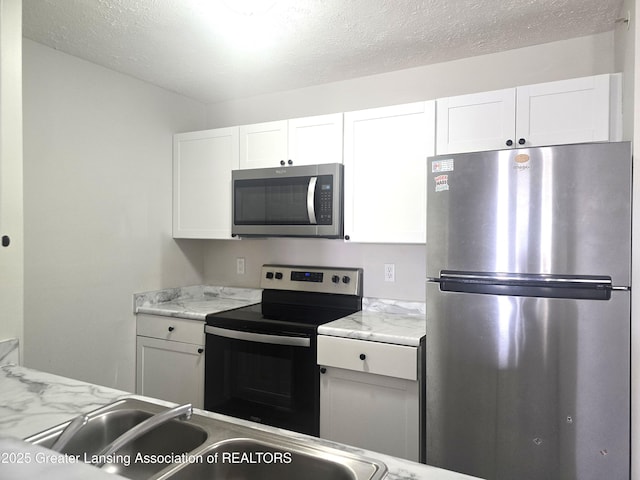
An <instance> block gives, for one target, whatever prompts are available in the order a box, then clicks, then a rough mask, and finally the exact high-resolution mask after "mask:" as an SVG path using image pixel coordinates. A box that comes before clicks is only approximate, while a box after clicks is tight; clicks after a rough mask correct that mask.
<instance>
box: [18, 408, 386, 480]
mask: <svg viewBox="0 0 640 480" xmlns="http://www.w3.org/2000/svg"><path fill="white" fill-rule="evenodd" d="M167 410H169V409H168V408H167V407H165V406H162V405H159V404H156V403H153V402H151V401H145V400H141V399H137V398H126V399H124V400H119V401H117V402H115V403H112V404H110V405H107V406H105V407H102V408H100V409H98V410H95V411H94V412H91V413H89V414H87V417H88V422H87V423H86V425H84V426H83V427H81V428H80V429H79V430H78V431H77V432H76V433H75V434H74V435H73V436H72V437H71V440H70V441H69V442H68V443H67V444H66V445H65V446H64V447H63V448H62V449H61V452H60V453H61V454H67V455H73V456H76V457H78V458H79V459H80V460H82V461H86V462H91V463H99V464H100V463H101V462H100V461H99V460H98V462H96V461H95V457H94V456H96V455H97V454H98V453H99V452H101V451H102V450H103V449H104V448H105V447H107V446H108V445H110V444H111V442H113V441H114V440H115V439H116V438H118V437H120V435H122V434H123V433H125V432H128V431H130V429H132V428H134V427H135V426H136V425H139V424H141V423H142V422H144V421H145V420H147V419H148V418H151V417H152V416H154V415H156V414H159V413H162V412H166V411H167ZM181 418H183V419H181V420H178V419H174V420H169V421H166V422H165V423H162V424H160V425H159V426H157V427H155V428H154V429H153V430H151V431H149V432H147V433H145V434H144V435H142V436H140V437H138V438H135V439H133V440H131V441H130V442H127V443H125V444H124V446H122V448H120V449H119V450H117V451H116V452H115V453H114V454H113V455H112V458H110V459H109V461H107V462H106V463H105V464H104V465H103V466H101V468H102V469H103V470H104V471H107V472H110V473H116V474H118V475H121V476H123V477H127V478H131V479H134V480H142V479H149V480H187V479H188V480H216V479H234V480H254V479H257V478H259V479H263V480H271V479H278V480H287V479H298V478H305V479H307V480H321V479H322V480H325V479H327V478H330V479H332V480H380V479H382V477H384V475H385V474H386V471H387V468H386V465H385V464H384V463H382V462H379V461H377V460H374V459H369V458H365V457H362V456H358V455H352V454H350V453H348V452H344V451H341V450H337V449H336V448H333V447H331V446H325V445H324V444H322V443H321V442H322V441H321V440H319V439H318V440H319V441H318V442H313V441H308V440H306V439H305V438H304V437H302V438H301V437H300V436H298V435H295V434H294V436H293V437H289V436H287V435H283V434H279V433H271V432H268V431H264V430H262V429H260V428H251V427H249V426H245V425H242V424H239V423H235V422H233V421H232V420H231V421H228V420H227V418H228V417H224V416H216V418H213V417H212V416H210V415H201V414H198V413H193V414H192V415H191V416H190V417H189V418H188V419H184V418H185V417H181ZM229 420H230V419H229ZM69 423H70V422H67V423H64V424H62V425H58V426H56V427H53V428H50V429H49V430H45V431H44V432H41V433H38V434H36V435H33V436H31V437H29V438H26V439H25V440H26V441H27V442H30V443H32V444H35V445H39V446H42V447H49V448H50V447H52V446H53V445H54V443H55V441H56V440H57V439H58V437H59V436H60V435H61V434H62V432H63V431H64V430H65V428H67V426H68V425H69Z"/></svg>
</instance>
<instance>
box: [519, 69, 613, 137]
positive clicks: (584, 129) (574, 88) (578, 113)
mask: <svg viewBox="0 0 640 480" xmlns="http://www.w3.org/2000/svg"><path fill="white" fill-rule="evenodd" d="M619 83H620V76H619V75H597V76H593V77H585V78H574V79H571V80H562V81H559V82H549V83H541V84H538V85H528V86H524V87H518V89H517V117H516V119H517V120H516V138H517V139H518V144H519V145H524V146H525V147H526V146H540V145H559V144H566V143H585V142H607V141H617V140H620V139H621V135H620V133H619V132H620V129H619V128H618V127H619V119H618V118H617V116H618V115H619V113H620V109H619V108H617V107H618V104H619V103H620V88H619Z"/></svg>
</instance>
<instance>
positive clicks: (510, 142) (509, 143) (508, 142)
mask: <svg viewBox="0 0 640 480" xmlns="http://www.w3.org/2000/svg"><path fill="white" fill-rule="evenodd" d="M512 145H513V140H511V139H509V140H507V147H510V146H512Z"/></svg>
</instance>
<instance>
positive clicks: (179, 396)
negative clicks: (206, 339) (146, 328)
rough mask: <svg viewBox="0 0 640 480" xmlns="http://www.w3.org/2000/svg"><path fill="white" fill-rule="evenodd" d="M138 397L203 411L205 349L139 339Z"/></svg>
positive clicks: (164, 341) (154, 339)
mask: <svg viewBox="0 0 640 480" xmlns="http://www.w3.org/2000/svg"><path fill="white" fill-rule="evenodd" d="M136 348H137V355H136V360H137V370H136V393H137V394H139V395H146V396H149V397H155V398H160V399H162V400H167V401H170V402H176V403H181V404H183V403H191V404H193V406H194V407H196V408H203V407H204V345H194V344H191V343H182V342H172V341H169V340H161V339H157V338H150V337H142V336H138V337H137V347H136Z"/></svg>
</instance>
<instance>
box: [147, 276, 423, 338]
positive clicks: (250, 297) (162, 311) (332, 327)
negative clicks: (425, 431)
mask: <svg viewBox="0 0 640 480" xmlns="http://www.w3.org/2000/svg"><path fill="white" fill-rule="evenodd" d="M261 300H262V290H260V289H250V288H234V287H213V286H203V285H199V286H192V287H182V288H169V289H165V290H158V291H154V292H145V293H137V294H135V295H134V312H135V313H148V314H151V315H161V316H168V317H180V318H188V319H192V320H203V321H204V319H205V317H206V315H207V314H208V313H217V312H222V311H224V310H231V309H234V308H239V307H244V306H247V305H251V304H254V303H259V302H260V301H261ZM425 332H426V321H425V304H424V303H423V302H408V301H401V300H389V299H381V298H367V297H365V298H364V299H363V301H362V311H360V312H357V313H354V314H353V315H349V316H348V317H344V318H341V319H339V320H335V321H333V322H330V323H326V324H324V325H321V326H320V327H319V328H318V333H319V334H321V335H331V336H335V337H346V338H356V339H360V340H369V341H375V342H384V343H395V344H398V345H408V346H418V345H419V344H420V339H421V338H422V337H424V335H425Z"/></svg>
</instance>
